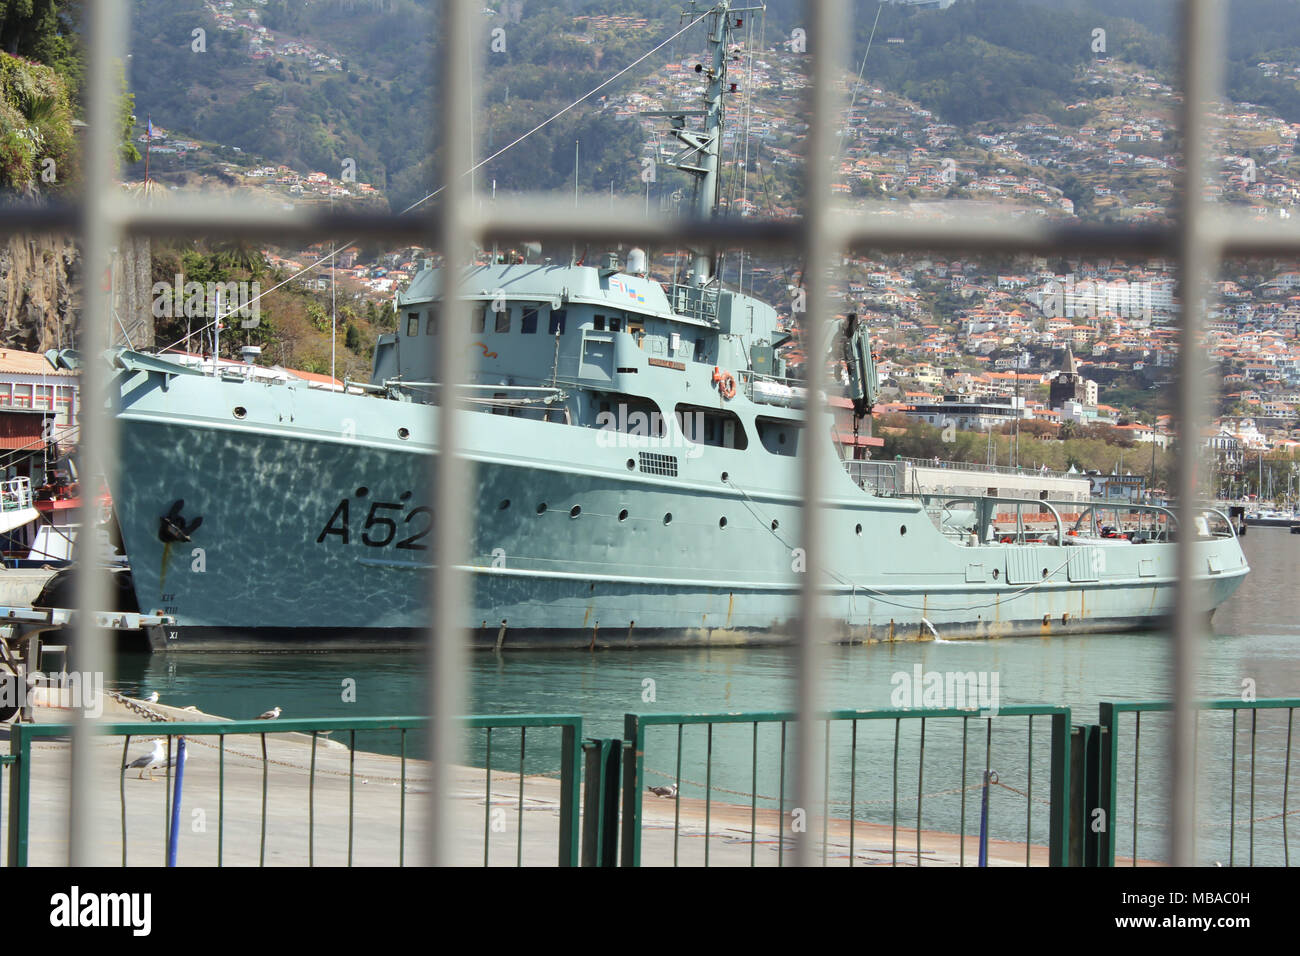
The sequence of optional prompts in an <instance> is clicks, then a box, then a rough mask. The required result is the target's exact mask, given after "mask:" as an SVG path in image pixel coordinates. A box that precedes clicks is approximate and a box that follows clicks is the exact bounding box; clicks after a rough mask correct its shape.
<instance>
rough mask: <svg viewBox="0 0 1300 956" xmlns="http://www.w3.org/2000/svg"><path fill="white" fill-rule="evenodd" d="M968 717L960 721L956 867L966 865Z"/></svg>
mask: <svg viewBox="0 0 1300 956" xmlns="http://www.w3.org/2000/svg"><path fill="white" fill-rule="evenodd" d="M969 723H970V718H969V717H963V718H962V719H961V825H960V826H959V827H958V831H959V832H958V835H957V837H958V840H957V842H958V849H957V865H958V866H965V865H966V730H967V725H968V724H969Z"/></svg>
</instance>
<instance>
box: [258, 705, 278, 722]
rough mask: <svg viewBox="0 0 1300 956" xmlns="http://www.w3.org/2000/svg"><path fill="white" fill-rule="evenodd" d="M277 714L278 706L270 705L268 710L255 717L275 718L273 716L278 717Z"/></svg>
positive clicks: (260, 718) (261, 718)
mask: <svg viewBox="0 0 1300 956" xmlns="http://www.w3.org/2000/svg"><path fill="white" fill-rule="evenodd" d="M279 716H280V708H279V707H272V708H271V709H270V710H268V711H267V712H266V713H265V714H262V715H261V716H260V717H258V718H257V719H258V720H275V718H277V717H279Z"/></svg>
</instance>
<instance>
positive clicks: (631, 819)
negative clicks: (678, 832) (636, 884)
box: [574, 714, 645, 866]
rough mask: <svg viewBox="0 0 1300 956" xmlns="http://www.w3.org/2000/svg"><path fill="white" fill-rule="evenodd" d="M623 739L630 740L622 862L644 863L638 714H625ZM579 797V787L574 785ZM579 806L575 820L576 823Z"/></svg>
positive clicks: (642, 735) (641, 739) (642, 749)
mask: <svg viewBox="0 0 1300 956" xmlns="http://www.w3.org/2000/svg"><path fill="white" fill-rule="evenodd" d="M623 739H624V740H625V741H627V742H628V743H629V744H631V747H630V748H629V749H628V750H627V751H626V753H625V757H626V760H625V763H626V769H625V770H624V772H623V823H622V827H623V853H622V865H623V866H640V865H641V793H642V791H641V788H642V787H643V786H644V785H645V725H644V724H642V723H641V722H640V721H639V720H637V717H636V714H625V715H624V716H623ZM574 795H575V798H576V795H577V788H576V785H575V787H574ZM576 811H577V806H576V804H575V807H574V812H575V816H574V824H575V826H576V824H577V816H576Z"/></svg>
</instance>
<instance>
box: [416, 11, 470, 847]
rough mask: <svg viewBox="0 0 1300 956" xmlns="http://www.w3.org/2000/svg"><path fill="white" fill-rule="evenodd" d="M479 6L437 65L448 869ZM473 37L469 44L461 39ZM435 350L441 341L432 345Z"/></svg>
mask: <svg viewBox="0 0 1300 956" xmlns="http://www.w3.org/2000/svg"><path fill="white" fill-rule="evenodd" d="M477 6H478V5H477V4H475V3H473V2H471V0H444V3H443V7H442V10H443V22H442V31H441V36H442V42H441V43H435V44H434V58H435V61H436V62H435V66H434V68H435V69H438V70H440V71H441V72H440V76H441V84H440V89H439V93H440V96H439V101H438V103H437V104H436V106H435V113H436V114H438V118H439V119H440V120H441V122H440V123H439V132H440V134H441V135H440V137H439V140H440V142H441V143H442V144H443V147H444V149H443V150H442V156H443V166H442V179H443V182H444V184H445V187H446V188H445V189H444V190H443V192H442V197H441V200H442V201H441V205H439V206H438V207H437V219H436V223H433V224H431V225H432V226H433V229H434V232H435V235H436V245H437V248H438V250H439V251H440V252H441V253H442V256H443V265H444V271H443V276H444V282H443V288H442V290H441V291H442V316H443V318H442V329H441V333H442V334H441V335H440V336H438V338H440V339H441V340H442V341H441V343H440V347H439V350H438V360H437V372H438V376H437V377H438V381H439V382H440V383H441V386H442V387H441V389H440V393H439V405H438V406H437V407H436V411H435V409H434V407H432V406H431V407H430V409H429V416H428V418H427V419H426V420H427V421H428V422H430V423H434V422H436V440H435V441H434V445H435V447H436V449H437V454H433V455H430V459H429V471H428V477H429V485H430V488H431V494H432V498H433V505H434V506H433V513H434V516H435V520H434V551H433V572H432V581H431V588H430V592H431V598H430V614H431V618H432V620H431V627H430V630H429V638H428V640H429V652H428V665H429V689H428V693H429V724H430V726H429V807H428V814H429V820H428V836H427V852H428V862H429V863H431V864H432V865H434V866H446V865H450V864H451V862H452V840H453V838H454V835H455V833H456V828H455V821H454V819H453V816H452V808H451V803H450V798H449V796H448V795H449V794H450V792H451V785H452V772H453V770H452V768H453V767H454V766H455V765H456V763H457V762H458V759H459V752H458V751H459V744H460V735H459V734H458V733H457V727H456V725H455V718H456V715H457V714H459V713H460V711H461V703H460V702H461V699H462V695H463V691H464V688H463V687H462V683H461V682H462V678H463V675H464V673H465V670H464V656H465V646H464V645H465V640H466V631H465V618H464V609H465V607H466V597H467V595H468V582H467V581H466V578H465V575H464V573H463V572H461V571H458V570H457V568H458V567H462V566H463V565H464V563H465V560H464V559H465V550H466V547H467V544H466V543H467V542H468V540H469V535H470V518H469V509H467V508H466V507H465V501H464V500H463V498H462V494H463V490H464V489H465V488H468V487H470V484H469V479H470V475H469V467H468V464H467V463H466V462H465V460H464V458H463V457H462V456H461V454H460V435H459V428H458V424H457V417H458V415H457V410H458V409H459V408H460V404H461V403H460V397H461V393H462V388H461V382H462V376H463V374H464V371H465V370H464V363H465V354H466V347H467V346H468V344H469V303H468V302H466V301H464V300H463V299H462V298H461V297H460V294H459V291H460V290H459V279H458V278H457V277H458V276H459V274H460V273H461V270H462V267H463V266H465V265H467V264H468V263H469V262H470V261H471V260H472V256H473V249H472V241H473V229H472V226H473V218H474V217H473V212H472V210H471V208H470V204H469V201H468V196H467V195H466V187H467V185H468V183H467V178H466V175H465V174H466V173H467V172H468V171H469V169H470V167H471V165H472V164H471V162H470V159H469V157H471V156H473V155H474V154H475V143H474V136H473V130H472V124H471V116H470V107H469V97H468V95H467V94H468V90H467V85H468V84H469V83H471V82H472V80H473V77H474V76H475V75H477V73H476V70H475V64H474V56H473V54H472V52H471V51H473V50H477V49H478V44H477V38H478V35H479V21H481V20H482V17H480V16H479V15H478V10H477V9H476V7H477ZM462 37H467V38H469V40H468V41H467V42H462V41H461V39H460V38H462ZM430 343H431V344H430V347H432V343H433V340H432V339H430Z"/></svg>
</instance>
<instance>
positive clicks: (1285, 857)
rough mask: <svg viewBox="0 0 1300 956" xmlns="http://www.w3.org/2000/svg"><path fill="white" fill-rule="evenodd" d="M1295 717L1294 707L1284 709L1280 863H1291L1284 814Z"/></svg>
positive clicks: (1289, 783) (1289, 780)
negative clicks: (1284, 732) (1284, 744)
mask: <svg viewBox="0 0 1300 956" xmlns="http://www.w3.org/2000/svg"><path fill="white" fill-rule="evenodd" d="M1294 717H1295V708H1294V707H1288V708H1287V709H1286V762H1285V764H1284V765H1283V767H1282V865H1283V866H1290V865H1291V846H1290V844H1289V843H1287V836H1286V815H1287V809H1286V808H1287V797H1288V793H1287V791H1289V790H1290V789H1291V722H1292V719H1293V718H1294Z"/></svg>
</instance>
